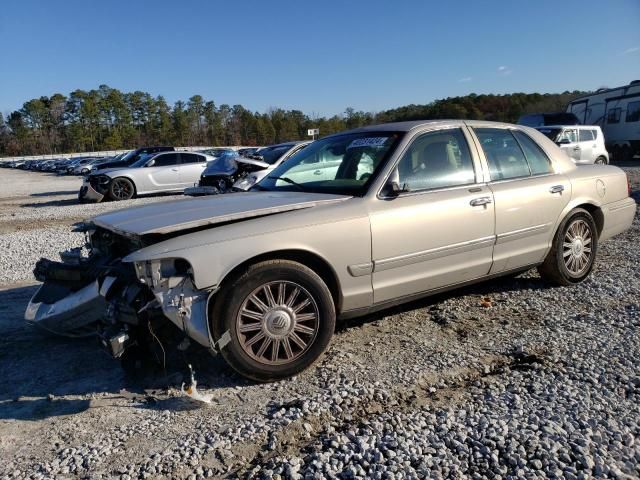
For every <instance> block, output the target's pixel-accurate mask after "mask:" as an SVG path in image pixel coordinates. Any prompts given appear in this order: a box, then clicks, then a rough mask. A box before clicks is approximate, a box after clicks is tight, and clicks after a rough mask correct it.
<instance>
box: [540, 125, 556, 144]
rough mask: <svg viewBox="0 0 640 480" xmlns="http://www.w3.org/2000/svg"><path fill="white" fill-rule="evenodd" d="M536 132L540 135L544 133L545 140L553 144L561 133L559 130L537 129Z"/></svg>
mask: <svg viewBox="0 0 640 480" xmlns="http://www.w3.org/2000/svg"><path fill="white" fill-rule="evenodd" d="M536 130H538V131H539V132H540V133H544V134H545V135H546V136H547V138H548V139H549V140H551V141H553V142H555V141H557V140H558V135H559V134H560V132H561V131H562V129H561V128H538V129H536Z"/></svg>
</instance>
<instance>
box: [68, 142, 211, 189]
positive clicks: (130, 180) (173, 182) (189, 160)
mask: <svg viewBox="0 0 640 480" xmlns="http://www.w3.org/2000/svg"><path fill="white" fill-rule="evenodd" d="M213 160H214V157H212V156H210V155H206V154H203V153H192V152H174V151H170V152H162V153H154V154H146V155H143V156H142V157H140V159H139V160H138V161H136V162H135V163H133V164H131V166H129V167H125V168H111V169H106V170H99V171H97V172H95V173H92V174H90V175H89V176H87V177H85V179H84V182H83V185H82V187H80V193H79V194H78V197H79V199H80V200H81V201H95V202H99V201H101V200H103V199H104V198H105V197H106V198H109V199H111V200H128V199H130V198H133V197H134V196H138V195H150V194H156V193H179V192H182V191H184V189H185V188H187V187H189V186H191V185H193V183H194V182H196V181H198V179H199V178H200V175H202V172H203V171H204V169H205V168H206V166H207V164H208V163H209V162H211V161H213Z"/></svg>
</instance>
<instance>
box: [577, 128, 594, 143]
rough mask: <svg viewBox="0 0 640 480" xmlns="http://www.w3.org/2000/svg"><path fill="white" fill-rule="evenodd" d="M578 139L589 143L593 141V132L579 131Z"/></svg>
mask: <svg viewBox="0 0 640 480" xmlns="http://www.w3.org/2000/svg"><path fill="white" fill-rule="evenodd" d="M578 137H579V138H580V141H581V142H590V141H591V140H593V139H594V137H593V130H580V132H579V136H578Z"/></svg>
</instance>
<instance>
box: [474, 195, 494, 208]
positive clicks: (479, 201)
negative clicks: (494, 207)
mask: <svg viewBox="0 0 640 480" xmlns="http://www.w3.org/2000/svg"><path fill="white" fill-rule="evenodd" d="M491 202H493V200H491V197H478V198H474V199H473V200H471V201H470V202H469V205H471V206H472V207H482V206H483V205H485V206H486V205H488V204H489V203H491Z"/></svg>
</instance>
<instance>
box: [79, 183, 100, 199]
mask: <svg viewBox="0 0 640 480" xmlns="http://www.w3.org/2000/svg"><path fill="white" fill-rule="evenodd" d="M103 199H104V194H102V193H100V192H98V191H97V190H96V189H94V188H93V187H92V186H91V184H90V183H89V182H88V181H87V180H86V179H85V180H84V181H83V182H82V186H81V187H80V191H79V192H78V200H80V201H81V202H96V203H98V202H101V201H102V200H103Z"/></svg>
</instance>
